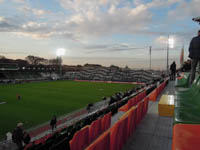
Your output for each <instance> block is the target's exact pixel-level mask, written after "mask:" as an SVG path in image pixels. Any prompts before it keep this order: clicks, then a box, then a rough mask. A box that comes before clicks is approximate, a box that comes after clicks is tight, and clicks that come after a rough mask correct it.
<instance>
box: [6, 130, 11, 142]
mask: <svg viewBox="0 0 200 150" xmlns="http://www.w3.org/2000/svg"><path fill="white" fill-rule="evenodd" d="M6 141H7V142H8V143H11V141H12V133H11V132H7V133H6Z"/></svg>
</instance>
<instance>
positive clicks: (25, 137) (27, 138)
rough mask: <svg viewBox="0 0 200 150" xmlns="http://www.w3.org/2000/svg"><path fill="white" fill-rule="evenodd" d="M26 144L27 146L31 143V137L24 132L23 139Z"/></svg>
mask: <svg viewBox="0 0 200 150" xmlns="http://www.w3.org/2000/svg"><path fill="white" fill-rule="evenodd" d="M23 140H24V143H25V144H26V145H27V144H29V142H30V141H31V137H30V135H29V134H28V133H27V132H24V137H23Z"/></svg>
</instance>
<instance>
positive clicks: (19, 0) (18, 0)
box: [13, 0, 26, 3]
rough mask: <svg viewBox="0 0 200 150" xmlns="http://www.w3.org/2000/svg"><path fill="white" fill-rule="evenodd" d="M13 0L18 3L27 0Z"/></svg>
mask: <svg viewBox="0 0 200 150" xmlns="http://www.w3.org/2000/svg"><path fill="white" fill-rule="evenodd" d="M13 1H14V2H16V3H25V2H26V0H13Z"/></svg>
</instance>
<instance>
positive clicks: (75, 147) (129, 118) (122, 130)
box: [26, 81, 166, 150]
mask: <svg viewBox="0 0 200 150" xmlns="http://www.w3.org/2000/svg"><path fill="white" fill-rule="evenodd" d="M156 84H157V83H156V82H154V83H153V84H151V85H149V86H148V87H145V88H144V86H140V87H137V88H134V89H132V90H130V91H128V92H126V93H124V94H119V96H120V99H117V97H113V98H114V99H115V100H114V101H113V103H110V105H108V106H106V107H103V108H102V109H100V110H98V111H96V112H94V113H90V114H88V116H86V117H84V118H82V119H81V120H78V121H76V122H73V124H71V125H69V126H68V127H66V128H62V129H59V130H58V131H57V132H56V133H55V134H53V135H51V134H49V135H46V136H45V137H42V138H41V139H38V140H36V141H34V142H33V143H31V144H30V145H29V146H27V147H26V149H27V150H44V149H51V150H64V149H66V150H67V149H71V150H82V149H85V148H86V149H87V150H100V149H108V150H110V149H113V150H117V149H119V150H120V149H121V148H122V146H123V145H124V144H125V143H126V141H127V139H128V137H129V136H131V135H132V134H133V133H134V130H135V128H136V126H137V125H139V123H140V121H141V120H142V119H143V118H144V116H145V114H146V113H147V110H148V102H149V95H150V94H151V93H152V91H153V90H154V89H155V88H156ZM165 85H166V82H163V81H162V83H161V85H160V86H158V87H157V90H158V91H161V89H163V88H164V86H165ZM123 107H125V108H126V109H124V110H123V111H124V112H125V114H124V115H123V116H122V117H121V118H120V119H119V121H117V123H115V124H114V126H112V127H111V116H112V115H114V114H115V113H117V112H118V111H121V108H123ZM116 134H117V136H116ZM116 147H117V148H116Z"/></svg>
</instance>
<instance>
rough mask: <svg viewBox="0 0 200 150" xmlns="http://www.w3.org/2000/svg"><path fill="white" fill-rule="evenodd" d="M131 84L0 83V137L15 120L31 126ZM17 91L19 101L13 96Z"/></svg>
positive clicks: (26, 126) (128, 86)
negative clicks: (19, 97)
mask: <svg viewBox="0 0 200 150" xmlns="http://www.w3.org/2000/svg"><path fill="white" fill-rule="evenodd" d="M132 87H134V85H132V84H117V83H112V84H111V83H92V82H75V81H52V82H38V83H36V82H35V83H26V84H16V85H0V102H6V104H1V105H0V138H2V137H3V136H4V135H5V133H6V132H8V131H12V130H13V129H14V128H15V127H16V124H17V123H18V122H23V123H24V126H25V128H30V127H33V126H36V125H39V124H41V123H44V122H47V121H49V120H50V119H51V117H52V115H54V114H55V115H57V116H61V115H64V114H67V113H70V112H72V111H74V110H77V109H80V108H83V107H85V106H86V105H87V104H88V103H90V102H97V101H99V100H101V99H102V97H103V96H106V97H107V96H111V95H113V94H114V93H115V92H118V91H125V90H127V89H130V88H132ZM17 94H20V95H21V97H22V99H21V100H20V101H19V100H17V98H16V95H17Z"/></svg>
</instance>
